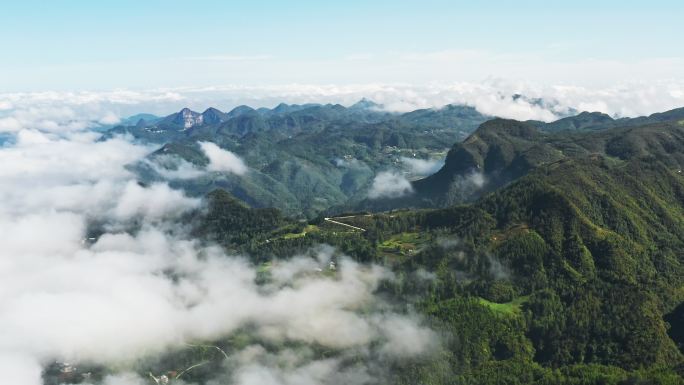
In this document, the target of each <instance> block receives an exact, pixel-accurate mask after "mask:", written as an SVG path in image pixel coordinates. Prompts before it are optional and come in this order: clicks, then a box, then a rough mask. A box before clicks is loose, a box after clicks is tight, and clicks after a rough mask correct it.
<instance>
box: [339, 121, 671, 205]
mask: <svg viewBox="0 0 684 385" xmlns="http://www.w3.org/2000/svg"><path fill="white" fill-rule="evenodd" d="M682 111H683V110H673V111H670V112H667V113H663V114H654V115H652V116H651V117H648V118H635V119H625V120H621V121H619V122H620V123H619V124H617V123H615V122H616V121H612V120H611V121H612V122H613V123H614V124H615V125H616V126H615V127H612V128H603V129H591V130H589V129H587V130H559V131H557V130H555V129H552V130H546V129H544V128H545V127H547V126H548V125H555V124H557V123H561V124H562V125H566V123H564V121H565V119H562V120H559V121H557V122H554V123H550V124H547V125H543V126H541V128H540V126H539V125H538V124H534V123H531V122H518V121H513V120H505V119H493V120H490V121H488V122H486V123H484V124H482V125H481V126H480V127H479V128H478V129H477V130H476V131H475V132H474V133H473V134H472V135H470V136H469V137H468V138H467V139H466V140H464V141H463V142H460V143H456V144H455V145H454V146H453V147H452V148H451V150H450V151H449V153H448V154H447V157H446V160H445V164H444V166H443V167H442V168H441V169H440V170H439V171H438V172H436V173H435V174H433V175H430V176H428V177H426V178H424V179H420V180H416V181H414V182H413V183H412V187H413V190H414V193H413V194H409V195H407V196H404V197H400V198H396V199H389V200H384V201H382V202H377V201H374V200H370V199H367V200H364V201H361V202H360V203H357V204H356V205H355V206H352V207H355V208H356V209H369V210H387V209H392V208H400V207H438V206H447V205H450V204H456V203H463V202H469V201H473V200H474V199H477V198H478V197H480V196H482V195H484V194H486V193H488V192H492V191H495V190H496V189H498V188H500V187H502V186H505V185H506V184H508V183H510V182H512V181H514V180H516V179H518V178H520V177H522V176H524V175H527V174H528V173H529V172H531V171H532V170H535V169H537V168H539V167H542V166H546V165H549V164H554V163H557V162H562V161H566V160H571V159H582V158H586V157H589V156H604V157H606V158H607V159H614V160H625V159H635V158H639V159H642V158H644V159H645V158H649V157H656V158H658V159H660V160H661V161H663V162H665V163H666V164H668V165H669V166H671V167H673V168H678V167H679V166H680V165H682V163H681V162H682V158H681V155H680V154H679V153H678V152H677V151H676V150H675V149H678V148H684V126H682V125H681V124H680V123H679V122H681V120H678V119H679V115H680V113H681V112H682ZM587 115H592V114H584V116H587ZM582 116H583V114H580V115H578V116H577V117H575V118H578V119H580V120H581V119H584V118H581V117H582ZM664 116H669V117H673V118H674V119H675V120H670V121H667V120H663V119H666V118H663V117H664ZM603 118H605V116H604V117H603ZM603 118H601V119H603ZM568 119H573V118H568ZM640 121H643V122H646V123H645V124H643V125H637V124H636V123H635V122H640ZM661 121H662V123H658V122H661Z"/></svg>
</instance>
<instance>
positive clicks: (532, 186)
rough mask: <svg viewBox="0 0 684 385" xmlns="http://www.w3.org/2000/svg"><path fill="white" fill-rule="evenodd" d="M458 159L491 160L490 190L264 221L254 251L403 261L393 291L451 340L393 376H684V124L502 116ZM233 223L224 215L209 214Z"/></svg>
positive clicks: (431, 380)
mask: <svg viewBox="0 0 684 385" xmlns="http://www.w3.org/2000/svg"><path fill="white" fill-rule="evenodd" d="M449 158H450V159H448V160H447V164H446V165H445V167H444V170H448V171H451V172H454V173H458V172H461V173H463V172H471V169H472V167H475V168H476V169H477V165H479V166H480V167H479V170H481V172H482V173H484V174H485V175H486V176H487V178H490V179H489V182H488V183H491V184H489V185H488V187H487V189H488V190H489V191H491V193H489V194H485V195H482V194H480V197H479V198H473V199H474V201H473V203H472V204H469V205H460V206H452V207H449V208H444V209H427V210H400V211H394V212H389V213H378V214H373V215H368V214H356V215H354V214H352V215H345V216H344V217H340V218H333V221H332V222H331V221H329V220H327V219H325V220H324V219H323V218H319V219H318V220H315V221H312V222H310V223H309V224H307V225H303V224H296V223H289V224H284V225H283V226H282V227H281V228H282V229H283V230H282V231H278V230H277V229H275V228H274V227H273V226H268V225H264V226H262V227H261V229H260V230H259V231H258V232H257V233H258V234H262V235H256V236H254V235H253V236H250V237H249V239H251V240H253V241H252V242H250V243H249V245H245V248H244V249H243V250H244V251H246V252H248V253H249V254H250V255H253V256H259V257H257V258H256V259H255V263H261V262H264V261H268V260H270V258H271V256H273V257H275V258H282V257H284V256H287V255H292V253H296V252H303V251H304V250H306V249H307V248H308V247H310V246H313V245H316V244H319V243H328V244H332V245H335V246H337V247H338V248H339V249H340V250H341V251H342V252H343V253H345V254H347V255H351V256H352V257H354V258H355V259H357V260H359V261H363V262H375V263H380V264H383V265H385V266H389V267H391V269H392V270H393V271H394V272H395V274H396V275H397V279H395V280H393V281H392V282H388V283H387V284H386V287H385V288H384V291H385V293H386V295H387V296H389V297H391V298H393V301H396V302H397V303H403V304H410V306H412V307H413V308H414V309H415V310H416V311H418V312H419V313H420V314H422V316H424V317H426V319H428V320H429V322H430V325H432V327H433V328H434V329H436V330H439V331H440V333H443V335H444V345H443V347H442V348H443V350H441V351H440V352H439V353H435V354H434V355H432V356H430V357H429V358H424V359H421V360H418V361H407V362H404V363H402V364H401V365H398V366H397V367H393V370H392V373H393V375H392V377H391V378H389V379H388V380H387V383H393V384H415V383H428V384H452V383H457V384H597V385H598V384H681V383H682V381H683V377H682V375H683V374H684V366H683V365H684V356H683V355H682V353H683V352H684V339H682V332H681V330H682V326H681V325H682V324H681V322H682V317H683V315H682V313H683V311H682V308H683V307H684V305H683V303H684V291H683V288H684V259H683V258H682V256H683V255H684V241H682V239H681V234H682V233H684V176H683V175H682V164H683V163H684V122H680V121H674V122H668V123H657V124H649V125H645V126H639V127H623V128H615V129H610V130H604V131H600V132H573V133H563V134H548V133H543V132H540V131H538V130H537V129H536V128H535V127H533V126H531V125H529V124H527V123H521V122H515V121H509V120H494V121H491V122H488V123H486V124H484V125H483V126H482V127H480V129H479V130H478V131H477V132H476V133H475V134H473V135H472V136H471V137H470V138H469V139H468V140H466V141H465V142H464V143H463V144H459V145H457V146H455V147H454V149H453V150H452V151H451V152H450V154H449ZM457 159H458V160H459V161H456V160H457ZM443 172H444V171H443ZM494 178H499V179H494ZM422 183H425V184H424V185H420V184H417V185H416V188H417V189H419V188H424V186H427V184H428V183H434V184H437V183H441V181H439V180H437V181H435V180H434V179H431V178H428V179H426V180H424V181H423V182H422ZM218 196H222V194H218ZM226 199H228V201H230V199H229V198H222V200H223V201H225V200H226ZM269 215H271V214H269ZM231 220H232V219H231V218H229V217H227V216H222V215H218V216H216V215H214V214H213V211H210V214H209V216H208V217H207V219H206V220H204V219H203V220H201V221H200V223H205V221H209V223H214V224H217V223H218V224H220V223H222V221H231ZM245 221H246V222H245V223H246V225H245V228H246V229H253V228H254V225H253V224H252V225H250V224H249V223H254V221H253V220H250V219H248V218H247V219H245ZM272 222H273V223H277V222H278V221H272ZM340 222H341V223H344V224H348V225H351V226H354V227H355V228H356V229H359V230H356V229H354V228H345V227H343V226H341V225H340V224H339V223H340ZM226 223H227V222H226ZM213 226H215V225H213ZM234 227H235V226H234ZM237 227H240V226H237ZM276 227H277V226H276ZM199 228H200V229H202V230H201V231H199V232H198V235H199V236H202V237H209V238H210V239H219V242H220V243H222V244H224V245H226V247H232V246H231V245H232V241H230V240H227V241H226V240H221V239H220V238H216V237H217V235H219V234H222V232H221V231H219V230H218V229H221V226H218V227H214V228H213V229H212V227H211V226H210V227H207V226H206V225H204V224H202V225H200V227H199ZM226 228H227V227H226ZM361 230H363V231H361ZM250 232H251V234H256V233H254V230H246V232H245V234H248V233H250ZM231 237H232V236H230V237H229V238H230V239H232V238H231ZM420 272H423V273H420ZM428 272H429V277H430V278H429V279H427V280H426V279H425V278H419V277H423V275H424V274H428ZM421 274H423V275H421Z"/></svg>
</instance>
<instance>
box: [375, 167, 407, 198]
mask: <svg viewBox="0 0 684 385" xmlns="http://www.w3.org/2000/svg"><path fill="white" fill-rule="evenodd" d="M411 193H413V187H412V186H411V182H409V181H408V180H407V179H406V178H405V177H404V176H403V175H401V174H398V173H396V172H390V171H383V172H380V173H378V174H377V175H376V176H375V179H373V184H372V185H371V188H370V191H368V198H370V199H378V198H399V197H402V196H405V195H408V194H411Z"/></svg>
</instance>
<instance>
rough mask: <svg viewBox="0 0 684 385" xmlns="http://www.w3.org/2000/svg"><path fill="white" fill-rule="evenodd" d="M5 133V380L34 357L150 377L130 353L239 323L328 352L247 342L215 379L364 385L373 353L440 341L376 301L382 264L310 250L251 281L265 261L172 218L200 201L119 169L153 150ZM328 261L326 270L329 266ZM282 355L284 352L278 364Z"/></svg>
mask: <svg viewBox="0 0 684 385" xmlns="http://www.w3.org/2000/svg"><path fill="white" fill-rule="evenodd" d="M65 116H66V118H67V119H70V118H69V117H68V114H67V115H65ZM57 126H58V127H63V128H64V127H67V124H66V123H65V122H63V121H61V120H60V121H58V122H57ZM13 137H14V140H13V141H12V142H11V143H7V144H5V145H4V146H3V147H0V180H2V183H0V237H1V238H2V239H1V242H2V245H3V247H2V248H1V249H0V281H2V285H1V287H0V303H2V306H0V370H2V372H3V378H4V379H5V381H9V383H12V384H21V385H39V384H41V383H42V380H41V371H42V370H43V367H44V366H45V365H47V364H49V363H51V362H54V361H55V360H57V361H68V362H75V363H91V364H103V365H107V366H109V367H114V368H117V370H119V371H120V372H118V373H114V374H112V375H111V376H110V377H108V378H107V379H106V380H105V382H104V383H105V384H108V385H114V384H116V385H131V384H138V383H140V384H142V383H147V382H148V381H149V379H141V378H139V377H138V376H137V375H136V374H132V373H129V369H132V368H133V367H134V364H135V363H136V362H139V360H140V359H145V358H148V357H151V356H155V355H159V354H163V353H166V352H170V351H174V349H180V348H182V347H183V346H184V344H185V343H188V342H193V341H212V340H215V339H220V338H222V337H225V336H228V335H230V334H231V333H234V332H235V331H237V330H240V329H244V328H246V327H249V328H250V330H251V332H250V333H251V335H252V336H253V337H254V338H255V339H258V340H263V341H271V342H277V343H280V342H284V341H290V342H294V343H297V344H299V345H300V346H303V348H302V349H305V350H306V348H305V347H306V346H309V345H312V346H321V347H325V348H326V349H328V350H330V351H336V352H339V355H340V356H339V357H337V358H326V359H319V358H316V357H312V356H310V355H306V354H304V353H302V351H299V350H298V351H288V350H284V351H271V350H269V349H266V348H264V347H263V346H261V345H260V344H258V343H255V344H254V345H252V346H250V347H247V348H245V349H242V350H240V351H239V352H238V353H236V354H235V355H232V356H231V357H230V362H226V365H228V364H231V365H233V367H232V368H233V369H234V370H233V371H231V372H230V373H229V372H226V373H219V374H217V375H219V376H224V377H226V382H227V381H233V382H235V383H238V384H251V383H255V381H256V382H257V383H268V382H259V381H261V379H266V380H268V381H271V382H270V383H274V384H295V383H297V384H300V383H326V381H328V380H324V379H326V378H338V379H339V378H341V377H339V376H354V378H357V379H359V381H357V382H358V383H364V382H367V380H368V378H369V376H371V375H370V374H367V375H362V376H360V377H358V373H365V372H368V373H370V372H371V371H372V370H371V369H370V367H369V366H368V365H371V364H372V363H377V360H379V359H382V360H398V359H403V358H404V357H405V356H406V354H407V353H408V354H410V355H412V356H415V355H420V354H425V353H427V352H429V351H431V349H433V348H434V346H436V338H435V335H434V333H433V332H432V331H430V330H429V329H426V328H424V327H422V326H421V324H420V320H419V319H417V318H415V317H412V316H409V315H400V314H396V313H393V312H391V311H389V310H388V307H387V304H384V303H383V301H382V300H380V299H379V298H377V297H376V295H375V290H376V288H377V287H378V285H379V283H380V282H381V281H382V280H384V279H391V274H390V273H389V272H388V271H386V270H385V269H382V268H380V267H378V266H366V265H360V264H357V263H355V262H353V261H352V260H349V259H347V258H345V257H344V256H339V255H336V254H334V250H332V249H331V248H326V247H321V248H320V249H317V250H313V251H312V252H311V253H312V255H313V257H312V256H311V255H306V256H294V257H293V258H291V259H289V260H286V261H277V262H274V263H273V264H272V265H271V267H270V268H268V274H269V275H270V277H271V279H270V281H269V283H267V284H257V283H256V282H257V280H256V277H257V274H260V271H261V273H263V271H262V270H259V267H258V266H254V265H253V264H252V263H251V262H249V260H248V259H247V258H244V257H241V256H234V255H226V254H225V253H224V252H223V251H222V250H221V249H219V248H217V247H215V246H212V245H207V244H202V243H200V242H199V241H197V240H195V239H192V238H191V237H190V236H188V235H187V234H188V232H187V229H186V228H185V224H184V223H182V222H180V221H179V218H180V216H181V215H183V214H185V213H188V212H191V211H193V210H198V209H200V208H201V207H202V202H201V201H200V200H198V199H195V198H189V197H187V196H186V195H185V194H184V193H183V192H182V191H178V190H174V189H171V188H170V187H169V186H168V185H166V184H164V183H157V184H152V185H148V186H143V185H140V184H139V183H138V182H137V181H136V180H135V178H134V175H132V174H131V172H129V171H128V170H127V167H126V166H127V165H129V164H133V163H136V162H139V161H141V160H142V159H144V157H145V156H146V155H147V154H149V153H150V152H151V151H154V148H149V147H145V146H141V145H137V144H133V143H131V142H129V141H128V140H126V138H112V139H109V140H106V141H99V140H98V138H99V135H97V134H95V133H93V132H90V131H87V130H85V131H84V130H82V129H75V128H74V129H71V128H64V129H63V130H56V131H55V130H52V129H47V130H44V129H43V128H42V127H36V128H25V127H23V123H22V127H21V128H20V129H19V130H18V131H16V132H15V133H14V134H13ZM202 146H203V149H204V151H205V152H206V153H207V155H208V157H209V158H210V161H211V162H210V168H211V169H213V170H218V171H228V172H234V173H244V172H245V171H246V168H245V166H244V164H243V163H241V161H239V158H236V157H235V156H234V155H233V154H232V153H229V152H227V151H225V150H221V149H220V148H218V147H217V146H216V145H215V144H213V143H208V142H206V143H203V144H202ZM236 159H237V161H236ZM212 165H213V166H212ZM186 171H188V170H186ZM190 171H192V170H190ZM93 231H94V232H93ZM331 258H335V260H336V261H337V270H336V271H335V272H334V274H326V270H327V267H328V266H329V261H330V259H331ZM388 327H392V328H396V329H397V330H398V331H401V333H399V334H398V333H397V332H396V331H394V330H392V329H388ZM405 336H409V337H411V338H413V342H412V343H411V346H410V348H411V349H408V350H407V348H406V346H405V343H406V341H405ZM359 354H361V355H365V357H367V360H364V362H365V361H367V362H368V363H363V365H362V366H360V367H355V368H354V370H353V371H350V370H348V371H347V372H345V369H344V365H343V357H344V356H345V355H354V356H356V357H358V356H359ZM287 357H291V358H292V360H294V361H291V363H290V364H289V365H287V366H283V365H282V364H281V362H282V360H284V359H285V358H287ZM355 373H356V374H355ZM350 378H351V377H350ZM264 381H265V380H264Z"/></svg>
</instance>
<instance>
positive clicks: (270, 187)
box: [104, 100, 489, 217]
mask: <svg viewBox="0 0 684 385" xmlns="http://www.w3.org/2000/svg"><path fill="white" fill-rule="evenodd" d="M381 107H382V106H380V105H377V104H375V103H373V102H371V101H369V100H362V101H360V102H358V103H356V104H354V105H352V106H350V107H348V108H347V107H343V106H341V105H332V104H327V105H319V104H305V105H286V104H280V105H278V106H276V107H275V108H273V109H258V110H255V109H252V108H250V107H247V106H240V107H236V108H235V109H233V110H231V111H230V112H228V113H223V112H221V111H219V110H216V109H213V108H212V109H208V110H207V111H205V112H204V113H197V112H194V111H191V110H189V109H184V110H182V111H180V112H178V113H175V114H172V115H169V116H167V117H165V118H161V119H160V120H156V121H152V122H149V123H147V122H146V121H142V122H141V123H140V124H137V125H135V126H120V127H116V128H114V129H112V130H110V131H109V132H108V133H107V134H106V135H105V136H104V137H105V138H106V137H110V136H112V135H118V134H128V135H132V136H133V137H135V138H136V139H137V140H139V141H142V142H145V143H149V144H151V145H156V146H161V148H160V149H159V150H158V151H156V152H154V153H153V154H151V155H150V157H148V159H147V160H148V162H142V163H140V164H137V165H133V166H132V169H134V170H135V171H136V172H137V173H138V174H139V175H140V176H141V179H143V180H144V181H148V182H149V181H160V180H167V179H169V178H167V177H165V175H164V174H169V172H168V171H171V173H172V172H173V171H176V170H177V168H178V167H179V166H178V165H179V160H184V161H186V162H188V163H190V164H191V165H193V166H195V167H198V168H202V167H205V166H206V164H207V163H208V159H207V157H206V156H205V154H203V152H202V151H201V149H200V146H199V145H198V142H200V141H210V142H213V143H216V144H217V145H219V146H220V147H221V148H223V149H226V150H229V151H231V152H233V153H235V154H236V155H238V156H239V157H241V158H242V159H244V161H245V162H246V164H247V165H248V167H249V172H248V173H247V174H245V175H241V176H237V175H230V174H226V173H205V174H201V175H200V174H199V173H197V176H196V177H192V178H175V179H173V178H172V179H171V180H170V183H171V184H172V185H173V186H174V187H179V188H183V189H185V190H187V191H190V192H191V193H193V194H197V195H202V194H206V193H208V192H209V191H211V190H213V189H214V188H222V189H225V190H227V191H229V192H230V193H231V194H233V195H234V196H236V197H238V198H239V199H241V200H243V201H245V202H247V203H248V204H249V205H250V206H252V207H277V208H279V209H281V210H283V211H284V212H285V213H287V214H288V215H304V216H308V217H313V216H315V215H317V214H318V213H319V212H321V211H323V210H326V209H328V208H329V207H332V206H336V205H340V204H342V203H344V202H346V201H347V200H349V199H350V198H351V197H353V196H356V195H359V194H361V195H363V194H365V193H366V191H367V189H368V186H369V185H370V184H371V182H372V180H373V178H374V176H375V174H376V173H377V172H379V171H382V170H387V169H399V170H403V171H405V172H406V173H407V175H409V177H413V178H418V177H421V176H424V175H425V174H416V173H415V171H414V170H412V169H411V167H410V165H408V164H407V163H405V161H404V159H406V158H415V159H421V160H426V161H431V162H439V161H440V160H441V159H442V158H443V157H444V154H445V153H446V151H447V149H448V148H449V147H450V146H451V145H452V144H453V143H454V142H456V141H459V140H461V139H463V138H465V137H466V136H467V135H468V134H469V133H470V132H472V131H473V130H475V129H476V128H477V126H478V125H480V124H481V123H482V122H484V121H486V120H487V119H489V117H486V116H484V115H482V114H480V113H478V112H477V111H476V110H475V109H474V108H472V107H466V106H447V107H445V108H442V109H431V110H418V111H414V112H410V113H406V114H397V113H388V112H383V111H382V110H381Z"/></svg>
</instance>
